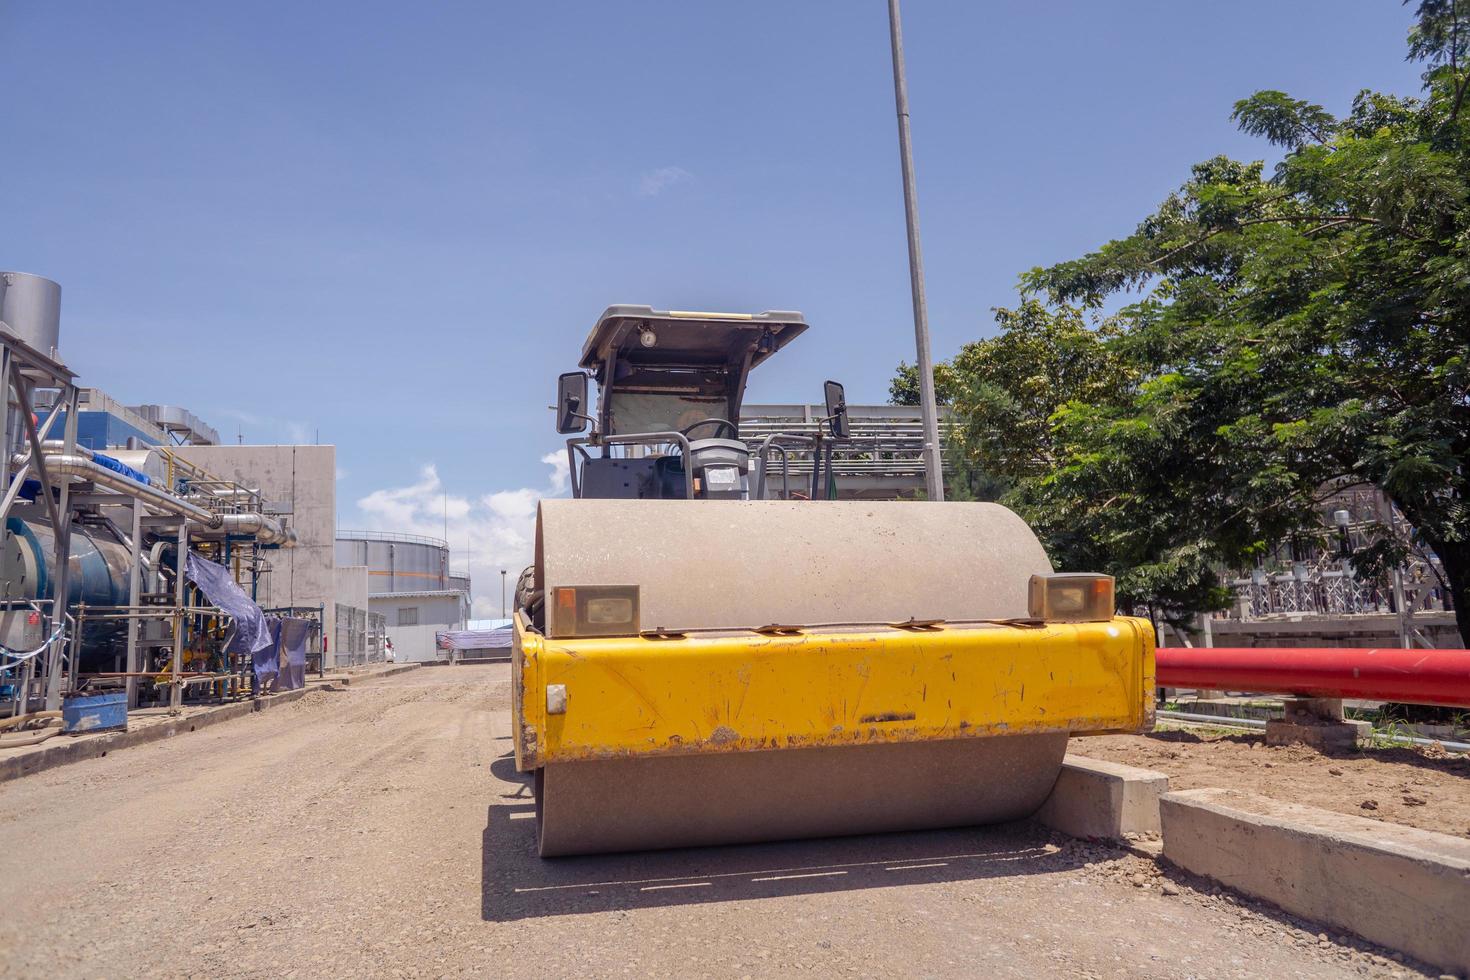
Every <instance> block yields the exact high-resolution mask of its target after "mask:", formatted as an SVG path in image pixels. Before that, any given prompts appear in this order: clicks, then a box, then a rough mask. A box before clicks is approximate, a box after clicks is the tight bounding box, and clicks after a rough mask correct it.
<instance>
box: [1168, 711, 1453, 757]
mask: <svg viewBox="0 0 1470 980" xmlns="http://www.w3.org/2000/svg"><path fill="white" fill-rule="evenodd" d="M1155 714H1156V715H1157V716H1158V717H1160V718H1167V719H1169V720H1171V721H1183V722H1188V723H1189V724H1191V725H1213V726H1215V727H1216V728H1248V729H1251V730H1253V731H1263V730H1264V729H1265V727H1266V723H1265V722H1264V721H1262V720H1261V719H1259V718H1236V717H1234V716H1226V715H1197V714H1193V713H1192V712H1188V711H1156V712H1155ZM1373 734H1374V736H1375V737H1377V738H1383V739H1387V740H1388V741H1391V742H1408V743H1410V744H1412V745H1438V746H1440V747H1441V748H1443V749H1444V750H1445V751H1446V752H1470V742H1449V741H1446V740H1445V739H1442V738H1422V737H1420V736H1418V735H1380V734H1378V732H1377V731H1375V732H1374V733H1373Z"/></svg>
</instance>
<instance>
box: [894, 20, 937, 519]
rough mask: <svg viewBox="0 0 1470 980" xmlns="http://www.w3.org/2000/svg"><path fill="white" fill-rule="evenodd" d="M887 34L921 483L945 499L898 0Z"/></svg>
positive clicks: (930, 497) (930, 494)
mask: <svg viewBox="0 0 1470 980" xmlns="http://www.w3.org/2000/svg"><path fill="white" fill-rule="evenodd" d="M888 34H889V38H890V39H891V40H892V42H893V101H894V103H895V105H896V107H897V109H898V153H899V157H900V158H901V159H902V161H903V211H904V218H905V220H906V222H907V224H908V233H909V282H910V284H911V285H912V287H913V292H914V342H915V345H916V346H917V347H918V350H919V357H918V360H919V408H920V412H921V414H922V415H923V418H924V485H925V489H926V490H927V491H928V494H929V499H930V500H943V499H944V468H943V461H942V460H941V458H940V454H939V410H938V408H936V407H935V401H934V359H933V357H932V356H931V355H930V353H929V310H928V307H927V306H926V305H925V302H924V254H923V252H922V250H921V249H920V248H919V196H918V193H917V192H916V191H915V190H914V153H913V146H912V145H911V142H910V137H909V87H908V82H907V81H905V80H904V67H903V26H902V24H901V23H900V22H899V14H898V0H888Z"/></svg>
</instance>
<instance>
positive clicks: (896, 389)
mask: <svg viewBox="0 0 1470 980" xmlns="http://www.w3.org/2000/svg"><path fill="white" fill-rule="evenodd" d="M953 386H954V371H953V370H952V369H951V368H950V366H949V364H948V363H947V362H945V361H938V362H936V363H935V365H934V401H935V402H936V403H938V404H940V405H948V404H949V403H950V399H951V398H952V397H953V394H954V387H953ZM888 404H890V405H908V406H910V407H913V406H917V405H918V404H919V366H918V365H917V364H910V363H909V362H908V361H899V362H898V369H897V370H896V371H894V373H893V379H892V380H891V381H889V382H888Z"/></svg>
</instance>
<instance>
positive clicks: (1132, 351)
mask: <svg viewBox="0 0 1470 980" xmlns="http://www.w3.org/2000/svg"><path fill="white" fill-rule="evenodd" d="M1463 6H1466V7H1470V4H1465V5H1463ZM1416 15H1417V22H1416V25H1415V27H1414V29H1413V30H1412V31H1411V32H1410V35H1409V56H1410V58H1412V59H1415V60H1418V61H1421V62H1423V63H1424V65H1425V72H1424V75H1423V78H1424V89H1423V93H1422V96H1421V97H1419V98H1400V97H1396V96H1390V95H1384V94H1379V93H1373V92H1366V91H1365V92H1363V93H1360V94H1359V95H1358V96H1357V98H1356V99H1355V100H1354V102H1353V105H1352V109H1351V111H1350V112H1349V113H1348V114H1347V116H1346V117H1344V118H1341V119H1338V118H1336V117H1334V116H1333V115H1331V114H1330V113H1328V112H1327V111H1326V110H1325V109H1323V108H1322V107H1321V106H1319V105H1315V104H1312V103H1310V102H1306V101H1302V100H1298V99H1293V98H1291V97H1289V96H1287V95H1286V94H1284V93H1282V92H1276V91H1262V92H1258V93H1256V94H1255V95H1253V96H1251V97H1250V98H1247V99H1244V100H1242V101H1241V102H1239V103H1237V104H1236V106H1235V113H1234V118H1235V120H1236V121H1237V122H1238V124H1239V125H1240V127H1241V128H1242V129H1243V130H1244V131H1246V132H1248V133H1251V134H1255V135H1258V136H1261V137H1263V138H1265V139H1267V140H1268V141H1270V142H1272V143H1274V144H1275V145H1277V146H1278V147H1281V148H1282V149H1283V150H1284V151H1285V155H1284V158H1283V159H1282V161H1281V163H1279V164H1278V165H1277V166H1276V167H1275V169H1274V171H1273V172H1272V173H1271V174H1269V175H1267V174H1266V172H1265V167H1264V166H1263V164H1261V163H1240V162H1237V161H1233V160H1229V159H1226V158H1223V157H1221V158H1216V159H1213V160H1209V161H1206V162H1204V163H1201V164H1199V165H1197V166H1196V167H1195V168H1194V170H1193V173H1192V175H1191V177H1190V179H1189V180H1188V181H1187V182H1186V183H1185V184H1184V185H1183V186H1182V187H1181V188H1180V189H1179V190H1178V191H1177V192H1176V193H1174V194H1173V195H1171V196H1170V197H1169V198H1168V199H1167V200H1166V201H1165V202H1164V203H1163V204H1162V205H1161V206H1160V207H1159V208H1158V209H1157V210H1156V211H1155V212H1154V213H1153V214H1151V215H1149V216H1148V217H1147V218H1145V219H1144V221H1143V222H1142V223H1141V224H1140V225H1139V226H1138V228H1137V229H1136V230H1135V231H1134V233H1133V234H1131V235H1129V236H1128V237H1126V238H1121V239H1118V240H1115V241H1112V242H1109V243H1108V244H1106V245H1104V246H1102V247H1101V248H1100V249H1098V250H1097V251H1096V252H1094V253H1092V254H1090V255H1087V256H1085V257H1083V258H1081V259H1078V260H1076V261H1072V262H1065V263H1062V264H1060V265H1057V266H1054V267H1052V268H1049V269H1037V270H1033V271H1032V272H1031V273H1029V274H1028V275H1027V276H1026V277H1025V278H1024V280H1023V282H1024V285H1025V287H1026V288H1027V289H1029V290H1032V291H1035V292H1038V293H1042V294H1045V295H1046V296H1047V297H1048V298H1049V299H1050V301H1051V302H1053V303H1056V304H1062V303H1077V304H1081V305H1082V306H1084V307H1089V308H1096V307H1100V306H1101V305H1102V304H1103V303H1104V302H1105V301H1106V300H1107V299H1108V298H1109V297H1111V296H1113V295H1115V294H1118V293H1122V292H1128V291H1139V292H1141V293H1142V294H1143V296H1142V298H1141V299H1140V300H1138V301H1137V302H1134V303H1132V304H1131V305H1129V306H1127V307H1125V308H1124V309H1123V310H1122V311H1120V312H1119V314H1117V316H1116V318H1115V322H1116V324H1117V326H1118V328H1119V334H1118V336H1117V337H1116V338H1114V339H1111V340H1110V341H1109V342H1108V344H1107V346H1108V348H1109V349H1110V350H1111V351H1114V352H1116V353H1117V354H1118V356H1120V357H1122V358H1123V359H1124V360H1125V361H1127V362H1129V363H1131V364H1133V365H1135V366H1136V367H1137V369H1138V370H1139V371H1140V372H1141V375H1140V377H1141V380H1140V382H1139V384H1138V385H1137V389H1136V393H1135V395H1134V396H1133V397H1131V398H1129V399H1127V400H1126V402H1124V403H1122V404H1112V405H1110V404H1107V403H1106V402H1101V403H1099V402H1094V401H1087V400H1085V399H1082V400H1078V401H1076V402H1075V403H1071V404H1069V405H1068V406H1067V407H1066V408H1065V409H1064V410H1063V411H1062V412H1060V413H1058V415H1057V416H1056V417H1055V418H1054V419H1053V420H1052V422H1051V424H1050V425H1049V433H1048V434H1049V437H1050V439H1051V444H1050V446H1049V450H1048V451H1049V452H1050V453H1051V454H1052V460H1053V469H1052V471H1051V472H1050V474H1049V475H1047V476H1046V477H1044V478H1042V479H1039V480H1035V481H1032V482H1031V483H1029V484H1028V485H1027V486H1026V487H1024V488H1023V490H1024V493H1025V495H1026V500H1027V501H1029V502H1030V504H1031V506H1032V508H1033V513H1035V514H1037V515H1039V519H1042V520H1043V521H1044V523H1045V525H1046V527H1047V528H1048V529H1049V531H1050V532H1051V533H1053V534H1057V533H1061V532H1060V530H1059V529H1060V527H1061V526H1062V525H1074V526H1080V525H1083V524H1085V523H1086V522H1087V521H1089V520H1092V521H1097V520H1104V519H1105V518H1106V515H1105V514H1104V512H1106V511H1118V510H1121V511H1133V510H1135V509H1136V511H1137V512H1136V513H1135V514H1133V516H1132V518H1131V519H1130V520H1126V521H1123V522H1122V523H1121V525H1120V524H1118V523H1117V522H1116V521H1112V520H1110V519H1109V520H1106V521H1105V523H1107V525H1108V526H1111V527H1121V528H1123V529H1124V530H1125V531H1129V529H1132V530H1131V532H1130V533H1124V534H1123V536H1122V537H1121V538H1120V539H1104V540H1103V541H1102V543H1103V544H1105V545H1106V546H1107V547H1106V548H1105V549H1104V551H1102V552H1100V553H1099V556H1100V557H1099V560H1104V559H1114V560H1116V559H1118V558H1120V557H1131V556H1133V555H1135V554H1137V555H1141V556H1144V557H1147V556H1150V555H1151V556H1153V557H1155V558H1164V557H1167V556H1170V555H1172V556H1173V559H1174V560H1177V561H1178V562H1180V563H1183V564H1182V565H1181V568H1183V567H1184V566H1186V565H1187V566H1189V568H1200V567H1205V566H1207V565H1208V564H1209V563H1210V562H1211V561H1215V560H1222V561H1227V562H1233V561H1237V560H1239V559H1241V558H1243V557H1247V556H1249V555H1250V554H1252V553H1253V552H1254V551H1255V550H1258V549H1259V548H1260V547H1262V545H1263V543H1264V542H1267V541H1271V540H1277V539H1280V538H1281V537H1283V536H1286V535H1288V534H1290V533H1291V532H1292V531H1293V530H1294V529H1296V528H1300V527H1303V526H1310V524H1311V522H1312V521H1313V520H1314V519H1315V509H1316V505H1317V504H1318V502H1319V500H1318V495H1319V494H1320V492H1321V490H1322V488H1323V487H1324V486H1328V485H1330V484H1333V483H1337V484H1341V483H1344V482H1346V483H1364V484H1372V485H1375V486H1378V487H1381V488H1382V489H1384V490H1385V491H1386V492H1387V493H1389V494H1390V495H1391V496H1392V497H1393V499H1394V500H1395V502H1397V504H1398V505H1399V507H1400V508H1401V509H1402V510H1403V511H1404V513H1405V515H1406V516H1407V517H1408V519H1409V520H1410V521H1411V522H1412V523H1413V524H1414V526H1415V528H1416V533H1417V535H1418V536H1419V538H1420V543H1421V544H1423V545H1427V546H1428V547H1429V548H1431V549H1433V551H1434V552H1435V553H1436V554H1437V555H1438V556H1439V558H1440V560H1441V562H1442V563H1443V565H1444V568H1445V572H1446V575H1447V577H1448V580H1449V586H1450V592H1451V595H1452V597H1453V600H1454V605H1455V609H1456V613H1457V617H1458V625H1459V629H1460V633H1461V636H1462V637H1463V639H1464V641H1465V643H1466V644H1467V645H1470V185H1467V175H1470V131H1467V126H1470V123H1467V121H1466V118H1465V111H1464V103H1465V96H1466V91H1467V87H1470V67H1467V65H1466V54H1467V50H1466V45H1467V43H1470V20H1467V17H1466V14H1465V11H1464V10H1463V9H1462V5H1457V3H1455V2H1453V0H1424V2H1422V3H1419V4H1418V5H1417V7H1416ZM1119 494H1122V495H1123V496H1122V497H1119V496H1118V495H1119ZM1150 519H1152V521H1153V522H1155V523H1156V524H1157V525H1158V526H1157V527H1156V529H1155V530H1154V531H1153V532H1146V531H1144V533H1142V535H1141V537H1136V536H1135V535H1136V534H1137V533H1138V532H1140V531H1143V530H1144V529H1146V528H1147V527H1148V526H1149V523H1150ZM1084 533H1086V534H1087V536H1088V537H1089V538H1093V539H1096V537H1097V536H1096V535H1095V534H1092V533H1090V532H1084ZM1093 543H1096V541H1095V540H1094V542H1093ZM1079 547H1080V546H1079ZM1153 564H1154V565H1155V566H1156V567H1157V569H1158V571H1159V572H1160V573H1161V574H1166V573H1168V572H1169V571H1170V567H1169V566H1170V562H1169V561H1162V562H1154V563H1153ZM1184 570H1185V571H1188V569H1187V568H1186V569H1184ZM1150 574H1152V573H1150ZM1205 584H1206V583H1203V581H1202V591H1201V593H1200V595H1199V596H1198V597H1197V598H1200V599H1203V600H1207V599H1208V598H1209V595H1208V588H1204V587H1203V586H1204V585H1205Z"/></svg>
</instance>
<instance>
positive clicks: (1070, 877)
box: [0, 665, 1437, 978]
mask: <svg viewBox="0 0 1470 980" xmlns="http://www.w3.org/2000/svg"><path fill="white" fill-rule="evenodd" d="M508 688H509V685H508V676H507V668H506V667H505V666H504V665H475V666H456V667H434V668H424V669H420V670H416V671H412V672H409V673H406V674H402V675H399V676H396V677H392V678H388V679H385V680H382V681H379V682H375V683H370V684H363V685H358V684H356V683H354V684H353V685H352V686H351V687H350V688H345V689H343V688H338V689H326V690H321V691H317V692H313V693H310V694H308V695H307V696H306V697H304V698H302V699H301V700H300V701H297V702H295V703H293V704H290V705H286V706H282V707H280V708H276V709H273V710H271V711H268V712H261V713H257V714H252V715H250V716H249V717H246V718H242V719H240V720H238V721H231V722H228V723H225V724H221V725H218V726H214V727H211V728H208V729H203V730H201V731H198V732H194V733H189V734H185V735H181V736H179V737H176V738H172V739H167V740H164V741H161V742H156V743H152V744H149V745H143V746H138V747H135V748H129V749H125V750H121V751H118V752H116V753H112V754H110V755H109V756H107V757H105V758H99V759H93V760H88V761H85V762H79V763H76V764H73V765H68V766H62V767H60V768H57V769H53V770H49V771H46V772H42V773H39V774H36V775H33V776H27V777H25V778H23V779H19V780H15V781H12V782H9V783H5V784H0V883H3V884H0V894H3V897H4V914H3V915H0V975H4V976H17V977H20V976H25V977H32V976H43V975H44V976H48V977H81V976H88V977H90V976H182V975H200V976H212V977H213V976H220V977H261V978H267V977H269V978H276V977H282V976H285V977H305V976H334V977H340V976H414V977H417V976H443V975H449V976H469V975H483V974H494V975H497V976H510V977H516V976H525V977H548V976H567V975H573V974H576V975H585V976H680V977H686V976H687V977H700V976H710V977H715V976H719V977H724V976H732V977H747V976H748V977H761V976H787V975H791V974H796V973H800V974H806V975H812V976H825V977H838V976H871V975H880V974H889V975H903V976H913V975H919V976H934V977H949V976H953V977H975V976H985V977H1037V976H1076V977H1117V976H1140V977H1170V978H1178V977H1253V976H1262V975H1269V976H1276V977H1348V976H1352V977H1356V976H1374V977H1384V976H1417V975H1420V974H1421V973H1422V972H1423V971H1425V970H1427V968H1426V967H1424V966H1423V965H1422V964H1415V963H1412V962H1407V963H1405V962H1403V961H1401V960H1397V959H1395V958H1393V956H1392V955H1390V954H1388V953H1387V952H1386V951H1384V950H1382V949H1374V948H1371V947H1368V946H1366V945H1364V944H1362V943H1360V942H1357V941H1355V940H1352V939H1350V938H1349V937H1345V936H1341V935H1337V934H1331V933H1329V932H1326V931H1320V930H1319V929H1318V928H1317V927H1315V926H1312V925H1310V924H1307V923H1302V922H1299V921H1296V920H1293V919H1291V918H1289V917H1287V916H1284V915H1282V914H1281V913H1279V912H1276V911H1273V910H1270V909H1267V908H1263V907H1259V906H1255V905H1253V904H1250V903H1248V902H1245V901H1243V900H1239V899H1237V898H1234V897H1232V896H1231V895H1229V894H1226V893H1223V892H1221V891H1219V890H1217V889H1213V888H1211V887H1209V886H1208V885H1206V884H1205V883H1203V882H1200V881H1198V880H1195V879H1191V878H1189V877H1188V876H1185V875H1182V874H1179V873H1176V872H1168V873H1166V872H1164V871H1162V870H1161V869H1160V868H1159V867H1158V866H1157V865H1155V864H1154V863H1153V862H1151V861H1148V860H1146V859H1143V858H1140V857H1136V856H1134V855H1132V854H1130V853H1128V852H1127V851H1125V850H1122V849H1120V848H1117V847H1111V846H1106V845H1099V844H1090V843H1085V842H1079V841H1072V840H1069V839H1067V838H1064V837H1061V836H1059V835H1055V834H1052V833H1050V832H1048V831H1046V830H1044V829H1043V828H1041V827H1039V826H1037V825H1035V824H1032V823H1029V822H1026V823H1018V824H1011V825H1006V826H1002V827H993V828H982V829H962V830H951V831H943V832H926V833H914V834H888V835H881V836H873V837H854V838H845V839H840V840H824V841H805V842H788V843H779V844H766V845H759V846H750V847H728V848H708V849H694V850H686V851H668V852H661V853H655V854H633V855H617V856H607V857H589V858H563V859H557V860H550V861H547V860H542V859H540V858H538V857H536V856H535V849H534V820H533V819H531V816H532V803H531V798H530V792H529V787H528V785H527V782H526V780H524V779H523V778H521V777H520V776H518V775H517V774H516V772H515V770H514V766H513V763H512V761H511V758H510V752H509V748H510V741H509V736H510V715H509V710H508ZM1436 972H1437V971H1432V970H1430V971H1429V975H1431V976H1434V975H1436Z"/></svg>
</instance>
